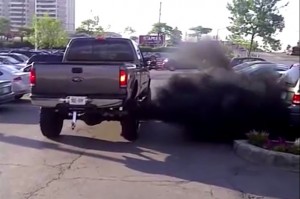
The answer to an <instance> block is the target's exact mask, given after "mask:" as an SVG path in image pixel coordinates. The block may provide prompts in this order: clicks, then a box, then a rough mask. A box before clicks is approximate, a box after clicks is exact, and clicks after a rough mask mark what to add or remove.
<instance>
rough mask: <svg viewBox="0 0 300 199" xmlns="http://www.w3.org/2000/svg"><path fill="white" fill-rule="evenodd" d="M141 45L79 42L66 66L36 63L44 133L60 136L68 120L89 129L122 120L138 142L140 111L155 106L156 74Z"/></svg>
mask: <svg viewBox="0 0 300 199" xmlns="http://www.w3.org/2000/svg"><path fill="white" fill-rule="evenodd" d="M149 69H150V68H149V66H148V64H147V62H145V61H144V58H143V55H142V54H141V51H140V49H139V47H138V45H137V44H136V43H135V42H134V41H132V40H130V39H125V38H92V37H88V38H87V37H85V38H74V39H72V40H71V41H70V42H69V44H68V46H67V49H66V51H65V54H64V56H63V60H62V62H60V63H37V64H35V63H33V65H32V68H31V71H30V81H31V85H32V92H31V101H32V104H34V105H37V106H40V107H41V112H40V128H41V132H42V134H43V135H44V136H46V137H48V138H55V137H58V136H59V135H60V133H61V130H62V127H63V121H64V120H65V119H71V120H72V129H74V128H75V124H76V120H77V119H80V120H83V121H84V122H85V123H86V124H87V125H96V124H99V123H101V122H102V121H104V120H107V121H120V123H121V126H122V133H121V135H122V136H123V137H124V138H125V139H127V140H129V141H134V140H136V139H137V138H138V128H139V119H138V118H137V116H136V115H135V114H134V112H135V110H136V108H138V107H140V106H143V105H146V104H147V103H149V102H150V101H151V89H150V81H151V79H150V73H149Z"/></svg>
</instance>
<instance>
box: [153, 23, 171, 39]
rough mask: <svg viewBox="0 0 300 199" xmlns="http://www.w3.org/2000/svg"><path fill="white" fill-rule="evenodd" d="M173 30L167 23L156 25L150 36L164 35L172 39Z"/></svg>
mask: <svg viewBox="0 0 300 199" xmlns="http://www.w3.org/2000/svg"><path fill="white" fill-rule="evenodd" d="M172 31H173V28H172V27H171V26H169V25H168V24H166V23H155V24H153V25H152V29H151V30H150V31H149V34H155V33H156V34H159V33H162V34H164V35H165V36H167V37H171V35H172Z"/></svg>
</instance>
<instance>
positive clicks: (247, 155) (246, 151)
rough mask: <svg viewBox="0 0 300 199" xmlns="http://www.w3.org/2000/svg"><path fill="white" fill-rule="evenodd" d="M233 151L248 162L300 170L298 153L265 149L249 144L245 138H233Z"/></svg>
mask: <svg viewBox="0 0 300 199" xmlns="http://www.w3.org/2000/svg"><path fill="white" fill-rule="evenodd" d="M234 151H235V152H236V154H237V155H238V156H240V157H242V158H243V159H245V160H248V161H250V162H254V163H263V164H266V165H269V166H274V167H280V168H284V169H288V170H291V171H295V172H300V156H299V155H294V154H288V153H282V152H276V151H270V150H266V149H263V148H260V147H257V146H254V145H252V144H249V143H248V141H247V140H235V141H234Z"/></svg>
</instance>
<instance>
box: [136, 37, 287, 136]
mask: <svg viewBox="0 0 300 199" xmlns="http://www.w3.org/2000/svg"><path fill="white" fill-rule="evenodd" d="M174 57H178V58H179V59H180V63H181V65H182V66H184V65H191V64H193V65H195V66H197V67H198V68H199V69H200V70H199V72H197V73H185V74H182V75H175V76H173V77H171V79H170V80H169V81H168V83H167V85H165V86H163V87H161V88H159V90H158V93H157V96H156V98H155V99H154V100H153V102H152V104H151V105H150V106H149V107H144V108H143V110H141V112H140V115H141V117H144V118H148V119H155V120H162V121H164V122H168V123H172V124H176V125H179V126H181V127H183V128H184V129H185V130H186V132H187V134H188V135H190V136H192V137H193V138H199V139H201V138H205V139H208V138H209V139H210V138H211V139H216V138H219V139H222V140H224V139H236V138H242V137H244V136H245V133H246V132H248V131H250V130H253V129H255V130H265V131H268V132H269V133H270V134H271V136H273V137H277V136H279V135H282V133H283V132H284V130H285V129H286V127H287V125H288V111H287V109H286V106H285V104H284V102H283V100H282V99H281V93H282V88H283V87H282V86H281V85H280V84H279V83H278V81H277V80H278V79H277V78H276V77H277V76H276V75H277V74H275V72H274V71H269V70H261V71H259V72H257V73H254V74H252V75H249V74H240V73H236V72H234V71H233V70H232V68H230V67H229V62H230V60H229V59H228V58H227V56H226V53H225V51H224V48H223V47H222V46H221V45H220V44H219V43H218V42H216V41H212V40H203V41H201V42H199V43H197V44H185V45H183V46H181V47H180V49H179V51H178V52H177V54H176V55H175V56H174Z"/></svg>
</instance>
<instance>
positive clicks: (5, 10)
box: [0, 0, 75, 32]
mask: <svg viewBox="0 0 300 199" xmlns="http://www.w3.org/2000/svg"><path fill="white" fill-rule="evenodd" d="M45 14H47V15H48V16H49V17H53V18H56V19H58V20H60V21H61V22H62V24H63V27H64V28H65V30H66V31H68V32H74V31H75V0H0V16H1V17H5V18H7V19H9V20H10V23H11V31H18V30H19V28H21V27H26V26H27V27H28V26H30V25H31V22H32V19H33V17H34V16H37V17H41V16H44V15H45Z"/></svg>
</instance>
